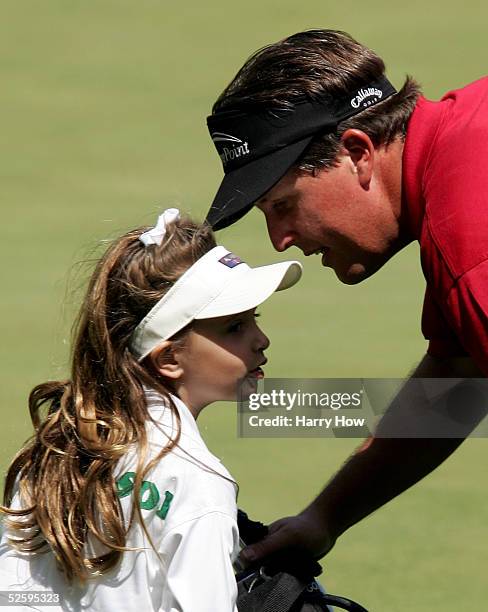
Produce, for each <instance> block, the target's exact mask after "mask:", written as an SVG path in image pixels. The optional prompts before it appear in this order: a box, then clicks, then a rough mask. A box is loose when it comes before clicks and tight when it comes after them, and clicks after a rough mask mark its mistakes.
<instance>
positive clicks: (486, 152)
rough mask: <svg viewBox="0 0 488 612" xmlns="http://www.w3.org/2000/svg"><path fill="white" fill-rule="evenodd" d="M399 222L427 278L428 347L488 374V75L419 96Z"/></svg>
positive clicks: (425, 323)
mask: <svg viewBox="0 0 488 612" xmlns="http://www.w3.org/2000/svg"><path fill="white" fill-rule="evenodd" d="M403 189H404V209H405V217H406V219H405V223H408V224H409V226H410V228H411V231H412V233H413V235H414V236H415V238H416V239H417V240H418V241H419V243H420V253H421V262H422V269H423V271H424V275H425V278H426V281H427V289H426V293H425V301H424V309H423V313H422V332H423V334H424V337H425V338H426V339H427V340H429V348H428V352H429V354H431V355H434V356H439V357H452V356H456V355H466V354H469V355H470V356H471V357H472V358H473V359H474V361H475V362H476V363H477V365H478V367H479V368H481V370H482V371H483V372H484V373H485V375H488V78H484V79H481V80H479V81H476V82H475V83H472V84H471V85H468V86H467V87H464V88H463V89H459V90H457V91H452V92H450V93H448V94H446V95H445V96H444V97H443V98H442V100H440V101H439V102H430V101H428V100H426V99H425V98H421V99H420V100H419V102H418V104H417V106H416V108H415V110H414V112H413V114H412V117H411V119H410V121H409V124H408V130H407V137H406V141H405V148H404V153H403Z"/></svg>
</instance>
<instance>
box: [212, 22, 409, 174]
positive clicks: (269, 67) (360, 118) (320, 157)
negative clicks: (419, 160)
mask: <svg viewBox="0 0 488 612" xmlns="http://www.w3.org/2000/svg"><path fill="white" fill-rule="evenodd" d="M384 72H385V64H384V62H383V60H382V59H381V58H380V57H378V55H376V53H374V51H372V50H371V49H369V48H368V47H365V46H364V45H362V44H360V43H358V42H357V41H356V40H354V39H353V38H352V37H351V36H349V34H346V33H345V32H339V31H335V30H309V31H306V32H299V33H298V34H293V35H292V36H289V37H288V38H285V39H283V40H281V41H279V42H277V43H274V44H271V45H268V46H266V47H263V48H262V49H260V50H258V51H257V52H256V53H255V54H254V55H252V56H251V57H250V58H249V59H248V60H247V62H246V63H245V64H244V66H243V67H242V68H241V69H240V70H239V72H238V73H237V75H236V76H235V77H234V79H233V80H232V82H231V83H230V84H229V85H228V86H227V87H226V89H225V90H224V91H223V92H222V94H221V95H220V96H219V98H218V99H217V101H216V102H215V104H214V106H213V109H212V112H213V113H217V112H219V111H224V110H241V111H242V110H244V111H247V112H257V111H263V110H265V109H266V110H271V111H273V110H282V109H292V108H293V107H294V106H295V104H296V103H297V102H299V101H300V100H303V99H304V97H305V98H306V99H309V100H323V99H324V98H327V97H330V98H337V97H340V98H343V97H345V96H347V95H348V94H350V93H351V92H353V91H355V90H357V89H359V88H361V87H367V86H368V84H369V83H372V82H374V81H376V80H377V79H378V78H379V77H381V76H383V75H384ZM419 95H420V87H419V85H418V83H416V81H414V79H412V78H411V77H409V76H407V78H406V80H405V83H404V85H403V87H402V88H401V90H400V91H399V92H398V93H397V94H395V95H394V96H391V97H389V98H387V99H386V100H384V101H383V102H380V103H378V104H376V105H374V106H371V107H370V108H367V109H365V110H364V111H362V112H360V113H358V114H356V115H354V116H353V117H351V118H349V119H346V120H344V121H342V122H341V123H339V125H338V126H337V129H336V131H335V132H333V133H330V132H329V133H318V134H317V135H316V137H315V138H314V139H313V140H312V142H311V144H310V145H309V146H308V148H307V149H306V150H305V152H304V153H303V154H302V156H301V157H300V158H299V159H298V161H297V162H296V164H295V167H297V168H299V169H300V170H303V171H306V172H315V171H316V170H320V169H323V168H330V167H332V166H333V165H334V162H335V160H336V159H337V156H338V154H339V150H340V138H341V135H342V134H343V133H344V132H345V131H346V130H347V129H349V128H356V129H359V130H362V131H363V132H365V133H366V134H368V136H369V137H370V138H371V140H372V142H373V143H374V145H375V146H376V147H377V146H380V145H388V144H389V143H391V142H392V141H393V140H395V139H396V138H397V137H402V138H404V136H405V133H406V127H407V123H408V120H409V118H410V115H411V113H412V111H413V109H414V107H415V103H416V101H417V98H418V96H419Z"/></svg>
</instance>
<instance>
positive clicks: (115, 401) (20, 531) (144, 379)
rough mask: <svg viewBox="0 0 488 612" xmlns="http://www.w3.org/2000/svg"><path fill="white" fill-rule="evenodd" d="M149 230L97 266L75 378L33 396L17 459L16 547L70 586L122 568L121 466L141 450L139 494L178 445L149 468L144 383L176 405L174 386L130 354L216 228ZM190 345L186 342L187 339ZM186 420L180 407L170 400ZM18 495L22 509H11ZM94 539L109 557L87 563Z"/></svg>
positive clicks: (80, 324)
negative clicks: (157, 239)
mask: <svg viewBox="0 0 488 612" xmlns="http://www.w3.org/2000/svg"><path fill="white" fill-rule="evenodd" d="M145 229H147V228H139V229H136V230H134V231H131V232H129V233H127V234H126V235H124V236H122V237H121V238H119V239H118V240H116V241H114V242H113V243H112V244H111V245H110V247H109V248H108V250H107V251H106V253H105V255H104V256H103V257H102V258H101V259H100V261H99V262H98V263H97V265H96V268H95V270H94V272H93V275H92V277H91V279H90V282H89V286H88V290H87V293H86V296H85V299H84V301H83V304H82V306H81V310H80V313H79V316H78V319H77V321H76V324H75V327H74V342H73V348H72V367H71V378H70V379H69V380H65V381H52V382H46V383H43V384H40V385H37V386H36V387H35V388H34V389H33V390H32V392H31V394H30V396H29V410H30V415H31V419H32V423H33V425H34V429H35V432H34V435H33V436H32V438H31V439H30V440H29V441H28V442H27V443H26V445H25V446H24V447H23V448H22V449H21V450H20V451H19V452H18V453H17V455H16V457H15V458H14V459H13V461H12V463H11V465H10V467H9V470H8V473H7V478H6V481H5V491H4V502H3V503H4V506H1V507H0V509H1V511H2V512H3V513H4V514H6V515H7V520H6V526H7V527H8V529H9V533H10V534H11V536H12V537H11V540H10V541H11V544H12V546H14V547H15V548H16V549H17V550H19V551H20V552H23V553H37V552H41V551H45V550H49V549H50V550H51V551H52V552H53V554H54V556H55V558H56V560H57V563H58V566H59V568H60V569H61V570H62V571H63V572H64V574H65V576H66V578H67V580H68V581H70V582H72V581H73V580H78V581H80V582H84V581H85V580H86V579H87V578H89V577H90V576H91V575H93V574H94V573H95V572H96V573H101V572H106V571H108V570H109V569H111V568H113V567H114V566H115V565H116V564H117V563H118V561H119V560H120V557H121V555H122V553H123V551H124V550H127V549H126V548H125V544H126V535H127V531H128V529H129V528H130V525H131V524H132V522H133V520H134V516H135V515H134V512H135V513H137V514H138V516H139V519H140V520H141V522H142V525H143V526H144V523H143V521H142V517H141V514H140V508H139V504H133V510H132V516H131V519H130V525H129V528H127V529H126V528H125V526H124V520H123V514H122V509H121V506H120V502H119V498H118V496H117V492H116V486H115V478H114V467H115V465H116V464H117V462H118V461H119V459H120V458H121V457H122V456H123V455H124V454H126V453H127V452H128V451H129V448H130V447H131V446H132V445H137V448H138V466H137V470H136V474H137V477H136V480H135V486H134V495H135V496H137V497H138V495H139V491H140V486H141V483H142V480H143V478H144V476H145V474H147V472H148V471H149V470H150V469H151V468H152V467H153V466H154V465H155V463H156V462H157V461H159V460H160V459H161V458H162V457H163V456H164V455H165V454H167V453H168V452H170V451H171V450H172V448H173V447H174V446H175V444H176V443H177V442H178V438H179V430H178V432H177V435H176V436H175V438H174V439H171V440H170V441H169V442H168V444H167V445H166V447H165V448H164V449H163V450H162V451H161V452H160V453H159V454H158V456H157V457H155V458H153V459H152V460H151V461H149V462H146V459H147V454H148V449H147V435H146V424H147V421H148V420H149V419H150V415H149V412H148V408H147V402H146V397H145V393H144V389H143V385H147V386H149V387H152V388H154V389H156V390H157V391H158V392H160V393H161V394H162V395H164V396H165V397H166V398H167V399H168V400H169V394H168V388H167V387H166V385H165V384H164V381H163V380H161V379H160V378H157V377H156V376H155V375H154V374H153V373H152V372H151V370H150V369H149V368H146V367H145V366H144V364H140V363H138V362H137V360H136V359H135V357H133V355H132V354H131V352H130V350H129V341H130V337H131V335H132V332H133V331H134V328H135V327H136V325H137V324H138V323H139V322H140V321H141V320H142V319H143V318H144V316H145V315H146V314H147V312H149V310H150V309H151V308H152V307H153V306H154V304H156V303H157V302H158V301H159V300H160V299H161V298H162V296H163V295H164V294H165V293H166V292H167V291H168V290H169V289H170V288H171V286H172V285H173V283H174V282H175V281H176V280H177V279H178V278H179V277H180V276H181V275H182V274H183V273H184V272H185V271H186V270H187V269H188V268H189V267H190V266H191V265H192V264H193V263H195V261H196V260H197V259H199V258H200V257H201V256H202V255H204V254H205V253H206V252H208V251H209V250H210V249H212V248H213V247H214V246H215V239H214V236H213V234H212V232H211V230H210V228H209V227H208V226H206V225H203V226H202V225H197V224H195V223H193V222H192V221H190V220H189V219H186V220H179V221H176V222H175V223H174V224H172V225H170V227H169V229H168V232H167V235H166V237H165V239H164V241H163V243H162V244H161V245H160V246H158V245H151V246H149V247H144V245H143V244H142V242H141V241H140V240H139V237H140V235H141V233H142V232H143V231H144V230H145ZM180 341H184V337H183V338H182V339H181V338H180ZM168 403H169V404H170V405H171V406H172V409H173V410H174V411H175V414H176V417H177V418H178V413H177V411H176V409H175V407H174V406H173V405H172V402H170V401H168ZM16 491H18V493H19V495H20V501H21V509H17V510H14V509H12V508H10V506H11V505H12V500H13V497H14V494H15V493H16ZM88 538H90V539H93V538H95V539H97V540H98V541H100V542H101V543H103V544H104V545H105V546H106V547H107V549H108V552H107V553H106V554H103V555H100V556H98V557H94V558H87V557H86V548H85V545H86V544H87V541H88Z"/></svg>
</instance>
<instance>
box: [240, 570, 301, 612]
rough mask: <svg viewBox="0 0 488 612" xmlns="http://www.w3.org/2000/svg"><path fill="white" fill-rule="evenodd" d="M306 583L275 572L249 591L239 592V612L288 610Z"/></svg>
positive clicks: (282, 611)
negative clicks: (274, 574)
mask: <svg viewBox="0 0 488 612" xmlns="http://www.w3.org/2000/svg"><path fill="white" fill-rule="evenodd" d="M306 586H307V585H306V583H304V582H302V581H301V580H299V579H298V578H295V576H292V575H291V574H286V573H280V574H276V576H273V577H272V578H270V579H269V580H266V581H265V582H264V583H262V584H260V585H259V586H258V587H256V589H254V590H252V591H251V592H250V593H246V592H243V593H239V596H238V599H237V609H238V610H239V612H289V610H290V609H291V608H292V606H293V604H294V603H295V602H296V601H297V600H298V598H299V597H300V595H301V594H302V593H303V591H304V589H305V588H306Z"/></svg>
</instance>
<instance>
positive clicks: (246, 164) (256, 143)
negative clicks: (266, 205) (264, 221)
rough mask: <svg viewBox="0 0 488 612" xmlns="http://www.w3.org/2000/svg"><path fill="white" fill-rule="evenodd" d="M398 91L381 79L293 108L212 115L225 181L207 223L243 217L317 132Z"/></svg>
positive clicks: (219, 225) (213, 135) (210, 122)
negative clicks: (348, 92)
mask: <svg viewBox="0 0 488 612" xmlns="http://www.w3.org/2000/svg"><path fill="white" fill-rule="evenodd" d="M395 93H396V90H395V88H394V87H393V86H392V85H391V83H390V82H389V81H388V80H387V79H386V78H385V77H382V78H381V79H379V80H378V81H375V82H374V83H369V84H368V85H366V86H365V87H362V88H360V89H358V90H356V91H354V92H352V93H351V95H349V96H347V97H346V98H341V99H338V100H333V99H331V98H328V99H327V100H321V101H308V100H307V101H304V102H301V103H298V104H296V106H294V107H293V108H292V109H291V110H282V111H279V112H277V111H271V110H269V111H264V112H261V113H245V112H240V111H223V112H221V113H216V114H215V115H210V117H208V118H207V125H208V129H209V132H210V136H211V138H212V140H213V142H214V145H215V147H216V149H217V153H218V154H219V157H220V159H221V160H222V165H223V167H224V173H225V176H224V179H223V181H222V183H221V185H220V188H219V190H218V192H217V195H216V196H215V198H214V201H213V204H212V206H211V208H210V210H209V211H208V214H207V221H208V222H209V223H210V224H211V225H212V227H213V228H214V229H216V230H219V229H222V228H224V227H227V226H228V225H231V224H232V223H234V222H235V221H237V220H238V219H240V218H241V217H243V216H244V215H245V214H246V213H247V212H248V211H249V210H250V209H251V208H252V206H253V204H254V203H255V202H256V201H257V200H258V199H259V198H261V197H262V196H263V195H264V194H265V193H266V192H267V191H269V190H270V189H271V188H272V187H273V185H275V184H276V183H277V182H278V181H279V180H280V179H281V178H282V177H283V176H284V175H285V174H286V172H287V171H288V170H289V168H290V167H291V166H293V164H294V163H295V162H296V161H297V159H298V158H299V157H300V156H301V154H302V153H303V152H304V151H305V149H306V148H307V146H308V145H309V144H310V142H311V141H312V139H313V138H314V136H315V135H316V134H317V133H319V132H321V133H324V132H327V131H329V132H332V131H334V130H335V129H336V127H337V125H338V124H339V123H340V122H341V121H344V119H347V118H348V117H352V116H353V115H356V114H358V113H360V112H361V111H363V110H365V109H366V108H369V107H370V106H373V105H374V104H378V103H379V102H382V101H383V100H385V99H386V98H388V97H390V96H392V95H393V94H395Z"/></svg>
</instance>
